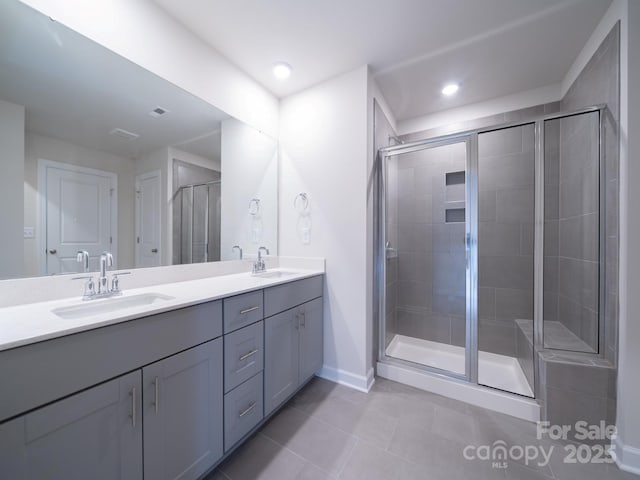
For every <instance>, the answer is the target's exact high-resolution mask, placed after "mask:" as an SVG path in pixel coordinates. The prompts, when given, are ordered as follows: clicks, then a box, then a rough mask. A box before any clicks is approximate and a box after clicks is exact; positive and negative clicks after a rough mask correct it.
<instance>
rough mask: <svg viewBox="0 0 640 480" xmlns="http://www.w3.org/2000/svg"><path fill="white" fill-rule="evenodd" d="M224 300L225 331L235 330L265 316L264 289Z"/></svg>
mask: <svg viewBox="0 0 640 480" xmlns="http://www.w3.org/2000/svg"><path fill="white" fill-rule="evenodd" d="M222 302H223V306H222V308H223V311H224V333H229V332H233V331H234V330H238V329H239V328H242V327H246V326H247V325H250V324H252V323H254V322H257V321H258V320H262V318H263V316H262V314H263V303H262V290H258V291H256V292H249V293H243V294H242V295H236V296H235V297H230V298H225V299H224V300H223V301H222Z"/></svg>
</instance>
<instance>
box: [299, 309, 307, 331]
mask: <svg viewBox="0 0 640 480" xmlns="http://www.w3.org/2000/svg"><path fill="white" fill-rule="evenodd" d="M300 317H301V318H302V322H300V325H302V327H303V328H305V327H306V326H307V316H306V314H305V312H302V313H301V314H300Z"/></svg>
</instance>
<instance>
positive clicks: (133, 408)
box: [129, 387, 136, 428]
mask: <svg viewBox="0 0 640 480" xmlns="http://www.w3.org/2000/svg"><path fill="white" fill-rule="evenodd" d="M129 395H130V396H131V415H129V418H131V426H132V427H133V428H136V387H133V388H132V389H131V392H129Z"/></svg>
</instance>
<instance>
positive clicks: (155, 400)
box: [153, 377, 160, 415]
mask: <svg viewBox="0 0 640 480" xmlns="http://www.w3.org/2000/svg"><path fill="white" fill-rule="evenodd" d="M158 383H159V382H158V377H156V378H155V380H154V381H153V389H154V390H155V396H154V399H153V406H154V408H155V409H156V415H157V414H158V404H159V403H160V402H159V401H158Z"/></svg>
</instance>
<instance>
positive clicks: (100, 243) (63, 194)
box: [38, 160, 118, 275]
mask: <svg viewBox="0 0 640 480" xmlns="http://www.w3.org/2000/svg"><path fill="white" fill-rule="evenodd" d="M38 172H39V178H40V187H39V188H38V190H39V191H40V195H41V204H40V225H41V231H42V232H44V235H43V239H44V242H43V243H44V245H41V249H40V252H41V254H40V269H41V272H42V273H43V274H45V275H57V274H61V273H72V272H78V271H81V270H80V269H81V266H80V265H79V264H78V262H77V261H76V254H77V252H78V250H86V251H87V252H89V266H90V270H91V271H96V270H97V269H98V264H99V258H100V254H101V253H102V252H104V251H110V252H112V253H113V254H114V260H115V262H117V252H116V251H115V250H116V245H115V244H113V243H112V241H113V238H117V237H116V232H115V229H116V225H117V211H118V210H117V206H116V201H117V200H116V199H117V196H116V194H115V192H116V188H117V177H116V175H115V174H113V173H110V172H105V171H102V170H96V169H92V168H85V167H78V166H75V165H70V164H66V163H60V162H52V161H48V160H40V161H39V162H38ZM114 266H115V265H114Z"/></svg>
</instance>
